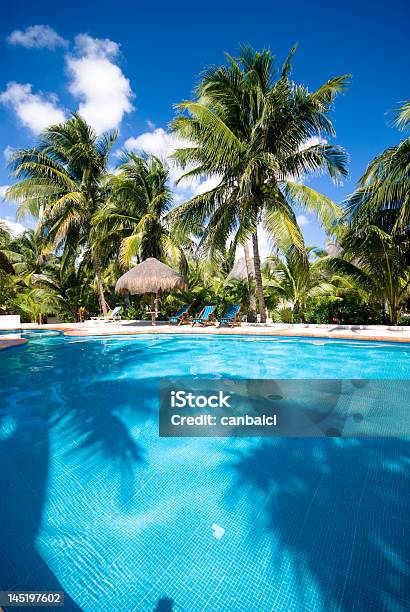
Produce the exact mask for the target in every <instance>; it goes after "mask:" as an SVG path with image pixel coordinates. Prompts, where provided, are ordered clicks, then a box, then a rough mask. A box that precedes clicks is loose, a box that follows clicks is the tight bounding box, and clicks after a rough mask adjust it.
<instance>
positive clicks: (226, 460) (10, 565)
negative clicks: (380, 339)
mask: <svg viewBox="0 0 410 612" xmlns="http://www.w3.org/2000/svg"><path fill="white" fill-rule="evenodd" d="M409 357H410V346H407V345H399V344H381V343H376V342H375V343H368V342H359V341H358V342H348V341H326V340H319V339H314V340H313V339H309V340H299V339H292V338H272V339H260V338H253V337H242V338H237V337H235V338H232V337H225V338H223V337H220V336H219V337H216V336H213V337H211V336H207V337H195V336H166V335H162V336H153V335H141V336H135V337H132V336H131V337H109V338H108V337H105V338H102V337H100V338H98V337H95V338H79V337H78V338H75V337H63V336H61V335H58V336H54V337H42V336H41V335H38V336H32V337H31V338H30V340H29V343H28V344H27V345H25V346H24V347H19V348H16V349H10V350H8V351H3V352H0V465H1V469H0V491H1V500H0V551H1V559H0V590H1V589H3V590H4V589H14V590H29V589H37V590H38V589H44V590H54V589H60V590H64V591H65V593H66V605H65V608H64V609H65V610H85V611H90V612H94V611H105V610H107V612H108V611H110V612H111V611H113V610H115V611H116V610H121V611H127V612H128V611H131V610H143V611H145V610H147V611H151V610H157V611H162V612H165V611H168V612H169V611H170V610H174V611H181V610H184V611H189V612H191V611H193V612H195V611H197V610H198V611H199V610H207V611H208V610H209V611H212V612H225V611H227V612H231V611H233V612H236V611H238V612H242V611H244V612H245V611H246V612H247V611H248V610H255V611H258V612H264V611H265V610H266V611H267V610H275V611H276V610H284V611H285V610H286V611H293V610H294V611H299V610H300V611H302V610H303V611H305V610H312V611H315V612H316V611H318V612H321V611H323V612H336V611H338V612H340V611H363V610H372V611H373V610H374V611H377V610H393V611H399V610H406V609H408V607H409V605H410V571H409V566H410V565H409V560H410V538H409V534H410V519H409V517H410V512H409V510H410V482H409V474H410V440H409V439H406V438H399V439H398V438H379V439H322V440H314V439H269V438H264V439H261V438H255V439H250V438H243V439H231V438H229V439H214V438H206V439H205V438H201V439H198V438H185V439H182V438H173V439H165V438H159V437H158V404H157V386H158V379H159V377H172V376H180V375H181V376H201V377H208V378H213V377H231V378H232V377H233V378H235V377H247V378H335V377H339V378H396V379H403V380H404V379H409V378H410V359H409ZM398 384H399V382H398ZM213 526H214V527H213ZM215 526H216V527H215ZM219 527H220V528H222V530H224V532H223V535H222V537H221V538H220V539H218V538H217V537H215V535H218V533H219V535H220V533H221V532H220V531H218V528H219Z"/></svg>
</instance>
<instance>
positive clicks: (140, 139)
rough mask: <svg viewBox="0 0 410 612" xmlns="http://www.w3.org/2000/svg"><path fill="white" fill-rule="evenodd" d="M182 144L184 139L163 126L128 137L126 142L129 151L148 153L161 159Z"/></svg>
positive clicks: (125, 145)
mask: <svg viewBox="0 0 410 612" xmlns="http://www.w3.org/2000/svg"><path fill="white" fill-rule="evenodd" d="M180 146H183V145H182V141H181V140H180V139H179V138H177V137H176V136H175V135H174V134H171V133H170V132H166V131H165V130H164V129H163V128H156V129H155V130H153V131H152V132H144V133H143V134H140V135H139V136H136V137H135V138H128V140H126V141H125V143H124V147H125V148H126V149H127V150H128V151H136V152H137V153H148V154H150V155H156V156H157V157H160V158H161V159H166V158H167V157H168V156H169V155H171V153H173V152H174V151H175V150H176V149H178V147H180Z"/></svg>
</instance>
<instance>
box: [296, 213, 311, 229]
mask: <svg viewBox="0 0 410 612" xmlns="http://www.w3.org/2000/svg"><path fill="white" fill-rule="evenodd" d="M296 222H297V224H298V225H300V227H303V226H304V225H308V224H309V223H310V220H309V218H308V217H307V216H306V215H297V217H296Z"/></svg>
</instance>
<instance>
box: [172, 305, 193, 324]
mask: <svg viewBox="0 0 410 612" xmlns="http://www.w3.org/2000/svg"><path fill="white" fill-rule="evenodd" d="M190 308H191V304H184V305H183V306H181V308H180V309H179V310H178V312H176V313H175V314H174V316H173V317H169V319H168V322H169V323H175V324H176V325H182V324H183V323H187V322H188V313H189V309H190Z"/></svg>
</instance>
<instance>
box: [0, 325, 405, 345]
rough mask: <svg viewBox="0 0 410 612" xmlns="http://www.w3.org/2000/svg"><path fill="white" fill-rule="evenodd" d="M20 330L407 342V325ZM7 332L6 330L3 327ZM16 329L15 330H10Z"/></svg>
mask: <svg viewBox="0 0 410 612" xmlns="http://www.w3.org/2000/svg"><path fill="white" fill-rule="evenodd" d="M20 329H33V330H47V329H49V330H56V331H62V332H63V333H64V334H65V335H67V336H96V335H104V336H105V335H107V336H109V335H118V334H124V335H131V334H132V335H135V334H195V335H209V334H217V335H235V336H237V335H257V336H264V337H265V336H267V337H269V336H293V337H301V338H303V337H308V338H336V339H344V340H368V341H369V340H370V341H379V342H410V326H398V327H391V326H387V325H337V324H336V325H312V324H302V323H299V324H290V325H289V324H250V323H243V324H242V325H241V326H238V327H235V328H230V327H218V326H215V325H210V326H208V327H192V326H191V325H183V326H175V325H168V324H167V323H163V322H158V323H157V324H156V325H155V326H152V325H151V324H150V323H149V322H147V321H119V322H113V323H106V322H105V321H100V322H99V321H85V322H84V323H57V324H48V325H36V324H33V323H32V324H27V323H23V324H21V326H20ZM3 331H7V330H3ZM12 331H18V328H17V329H14V330H10V332H12ZM24 342H25V340H24V339H18V338H15V337H13V334H12V333H10V335H8V336H7V335H4V336H3V338H2V339H0V349H2V348H9V347H11V346H18V345H20V344H23V343H24Z"/></svg>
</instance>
